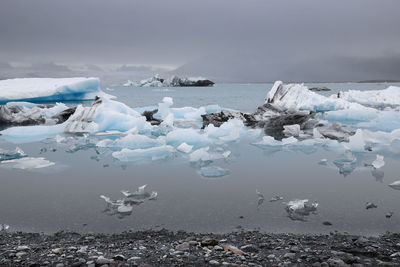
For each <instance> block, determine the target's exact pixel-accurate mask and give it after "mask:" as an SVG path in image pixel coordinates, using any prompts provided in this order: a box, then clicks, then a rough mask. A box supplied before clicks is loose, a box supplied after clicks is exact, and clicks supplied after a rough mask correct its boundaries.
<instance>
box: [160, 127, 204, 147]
mask: <svg viewBox="0 0 400 267" xmlns="http://www.w3.org/2000/svg"><path fill="white" fill-rule="evenodd" d="M166 142H167V144H169V145H172V146H179V145H180V144H182V143H183V142H185V143H186V144H188V145H191V146H195V147H200V146H205V145H207V144H209V142H210V141H209V139H208V138H207V136H206V135H204V134H201V133H200V132H199V131H198V130H196V129H192V128H188V129H180V128H179V129H175V130H173V131H172V132H169V133H168V134H167V137H166Z"/></svg>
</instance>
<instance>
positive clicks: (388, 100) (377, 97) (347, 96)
mask: <svg viewBox="0 0 400 267" xmlns="http://www.w3.org/2000/svg"><path fill="white" fill-rule="evenodd" d="M339 97H340V98H341V99H344V100H347V101H349V102H354V103H359V104H362V105H364V106H368V107H373V108H380V109H383V108H386V107H392V108H396V107H399V106H400V87H397V86H389V87H388V88H386V89H383V90H368V91H360V90H349V91H340V92H339Z"/></svg>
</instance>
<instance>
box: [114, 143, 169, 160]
mask: <svg viewBox="0 0 400 267" xmlns="http://www.w3.org/2000/svg"><path fill="white" fill-rule="evenodd" d="M174 152H175V149H174V148H173V147H172V146H168V145H164V146H159V147H151V148H146V149H134V150H131V149H128V148H124V149H122V150H121V151H117V152H113V153H112V156H113V157H114V158H116V159H118V160H120V161H130V162H138V161H149V160H150V161H151V160H165V159H168V158H171V157H173V156H174Z"/></svg>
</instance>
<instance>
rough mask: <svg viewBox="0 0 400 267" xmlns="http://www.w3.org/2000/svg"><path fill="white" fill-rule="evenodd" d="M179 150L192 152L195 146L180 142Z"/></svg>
mask: <svg viewBox="0 0 400 267" xmlns="http://www.w3.org/2000/svg"><path fill="white" fill-rule="evenodd" d="M176 149H177V150H178V151H180V152H183V153H190V152H191V151H192V149H193V146H191V145H188V144H186V143H185V142H183V143H182V144H180V145H179V146H178V147H177V148H176Z"/></svg>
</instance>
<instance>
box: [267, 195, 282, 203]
mask: <svg viewBox="0 0 400 267" xmlns="http://www.w3.org/2000/svg"><path fill="white" fill-rule="evenodd" d="M282 199H283V197H281V196H274V197H272V198H271V199H270V200H269V202H276V201H279V200H282Z"/></svg>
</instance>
